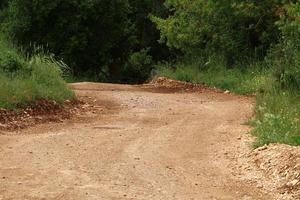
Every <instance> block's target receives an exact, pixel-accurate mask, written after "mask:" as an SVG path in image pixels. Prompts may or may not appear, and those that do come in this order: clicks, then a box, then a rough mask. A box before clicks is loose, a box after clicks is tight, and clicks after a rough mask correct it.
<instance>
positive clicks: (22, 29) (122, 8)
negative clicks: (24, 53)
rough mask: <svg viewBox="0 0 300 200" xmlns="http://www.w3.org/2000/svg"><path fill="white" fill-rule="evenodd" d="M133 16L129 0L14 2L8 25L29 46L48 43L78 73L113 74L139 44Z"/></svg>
mask: <svg viewBox="0 0 300 200" xmlns="http://www.w3.org/2000/svg"><path fill="white" fill-rule="evenodd" d="M129 14H130V5H129V2H128V1H127V0H114V1H111V0H95V1H90V0H27V1H23V0H11V1H10V3H9V8H8V17H7V19H6V20H5V27H6V30H7V31H8V32H9V33H10V35H13V37H14V38H15V39H16V40H17V41H18V42H19V43H20V44H21V45H23V46H25V47H30V44H31V43H35V44H37V45H42V46H44V47H47V48H48V49H49V50H50V51H51V52H53V53H54V54H55V55H57V56H59V57H61V58H63V59H64V61H65V62H67V63H68V64H69V65H70V66H72V68H73V70H74V72H75V73H76V74H80V73H83V72H87V71H92V72H93V73H100V72H101V73H102V72H103V73H104V74H105V73H108V71H109V70H107V68H109V69H110V74H111V76H113V74H114V73H116V74H117V73H118V72H116V71H114V70H118V69H117V68H118V67H117V68H116V67H115V66H118V65H121V64H122V63H124V62H125V61H124V60H126V59H125V58H126V57H127V54H128V50H127V49H130V48H131V47H132V46H133V45H134V44H135V43H136V39H135V36H134V35H132V34H131V33H132V32H134V25H133V24H132V23H131V21H130V19H129ZM27 49H28V48H27ZM115 68H116V69H115ZM105 70H106V72H104V71H105Z"/></svg>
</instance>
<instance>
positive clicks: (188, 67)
mask: <svg viewBox="0 0 300 200" xmlns="http://www.w3.org/2000/svg"><path fill="white" fill-rule="evenodd" d="M241 68H242V67H240V66H236V67H234V68H232V69H227V68H226V65H225V64H224V61H222V60H219V59H217V58H215V57H212V58H211V59H210V61H209V62H206V63H205V62H203V61H200V62H199V61H198V62H197V63H191V64H186V63H182V64H176V66H175V67H174V65H173V68H171V67H169V66H164V65H163V66H159V67H158V71H159V75H161V76H166V77H169V78H172V79H176V80H181V81H187V82H192V83H200V84H201V83H203V84H205V85H208V86H211V87H217V88H220V89H223V90H229V91H231V92H234V93H236V94H255V93H256V92H258V91H260V90H263V88H264V85H265V84H266V82H267V80H268V77H267V76H266V74H267V73H268V72H267V71H266V70H264V69H263V67H262V64H261V63H255V64H249V65H248V67H246V70H241ZM243 68H244V67H243Z"/></svg>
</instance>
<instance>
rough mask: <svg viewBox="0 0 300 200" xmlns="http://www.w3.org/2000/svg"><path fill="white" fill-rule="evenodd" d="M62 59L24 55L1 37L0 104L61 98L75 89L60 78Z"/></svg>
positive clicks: (68, 95)
mask: <svg viewBox="0 0 300 200" xmlns="http://www.w3.org/2000/svg"><path fill="white" fill-rule="evenodd" d="M61 65H62V63H61V62H58V61H56V60H55V59H53V58H51V57H49V56H45V55H35V56H32V57H31V58H25V57H24V56H23V55H22V54H21V53H19V52H18V51H17V50H16V49H14V48H13V47H12V46H10V45H9V44H8V43H7V41H5V40H4V39H3V38H1V39H0V108H16V107H18V106H22V105H26V104H28V103H32V102H35V101H36V100H40V99H46V100H54V101H56V102H61V103H62V102H63V101H64V100H66V99H70V98H74V93H73V92H72V91H71V90H70V89H69V88H68V87H67V85H66V83H65V82H64V80H63V79H62V70H61V67H60V66H61Z"/></svg>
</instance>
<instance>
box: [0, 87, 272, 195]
mask: <svg viewBox="0 0 300 200" xmlns="http://www.w3.org/2000/svg"><path fill="white" fill-rule="evenodd" d="M72 88H73V89H74V90H75V91H76V92H77V94H78V96H80V97H81V98H85V99H88V100H90V102H93V103H94V105H95V109H96V111H93V112H90V113H88V114H86V115H85V116H81V117H77V118H75V119H73V120H69V121H66V122H63V123H48V124H43V125H38V126H36V127H32V128H29V129H26V130H23V131H22V132H21V133H15V134H11V133H10V134H6V133H2V134H1V135H0V162H1V163H0V199H20V200H21V199H22V200H24V199H36V200H37V199H70V200H71V199H72V200H73V199H74V200H76V199H95V200H99V199H101V200H102V199H103V200H117V199H118V200H121V199H122V200H123V199H124V200H126V199H137V200H177V199H178V200H191V199H194V200H202V199H203V200H205V199H216V200H225V199H245V200H250V199H268V200H269V199H274V197H272V196H269V195H267V194H266V193H265V192H264V191H262V189H258V188H257V186H256V183H254V182H251V181H246V180H245V179H242V178H241V176H244V175H243V174H244V172H243V169H242V167H241V164H240V163H238V162H239V158H240V157H242V156H243V155H245V154H247V153H248V152H249V151H250V147H249V141H250V136H249V135H248V134H247V132H248V131H249V127H247V126H246V125H244V123H245V122H247V120H248V119H249V118H250V117H251V116H252V110H253V100H252V99H251V98H247V97H237V96H233V95H230V94H223V93H216V92H213V91H209V90H205V91H202V92H201V91H199V92H176V91H172V92H171V91H167V90H165V91H164V90H160V89H156V88H153V87H152V86H126V85H110V84H92V83H81V84H73V85H72ZM239 170H240V171H239Z"/></svg>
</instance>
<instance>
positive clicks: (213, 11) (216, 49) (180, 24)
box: [152, 0, 281, 64]
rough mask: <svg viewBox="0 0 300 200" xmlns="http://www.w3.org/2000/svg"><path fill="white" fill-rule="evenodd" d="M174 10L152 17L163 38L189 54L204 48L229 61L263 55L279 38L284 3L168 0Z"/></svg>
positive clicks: (172, 45)
mask: <svg viewBox="0 0 300 200" xmlns="http://www.w3.org/2000/svg"><path fill="white" fill-rule="evenodd" d="M166 5H167V6H168V8H169V10H170V11H171V12H172V13H173V14H172V15H171V16H169V17H168V18H166V19H162V18H159V17H152V20H153V21H154V22H155V23H156V24H157V26H158V28H159V30H160V31H161V40H162V41H166V43H167V45H168V46H169V47H171V48H177V49H180V50H182V51H183V52H185V53H188V54H199V52H204V54H206V55H208V54H210V53H212V52H213V53H215V54H218V55H219V56H223V57H224V58H225V59H226V61H227V62H228V63H229V64H233V62H234V60H236V59H240V58H243V57H249V56H253V57H262V56H264V55H265V53H266V51H267V49H268V48H269V46H270V45H271V44H272V43H274V42H276V41H277V38H278V33H279V31H278V29H277V27H276V26H275V25H274V24H275V22H276V21H277V20H278V19H279V17H278V16H277V14H276V12H277V9H278V7H279V6H280V5H281V3H279V2H278V1H276V0H266V1H247V0H243V1H240V0H230V1H228V0H218V1H217V0H211V1H206V0H196V1H186V0H167V1H166Z"/></svg>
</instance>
